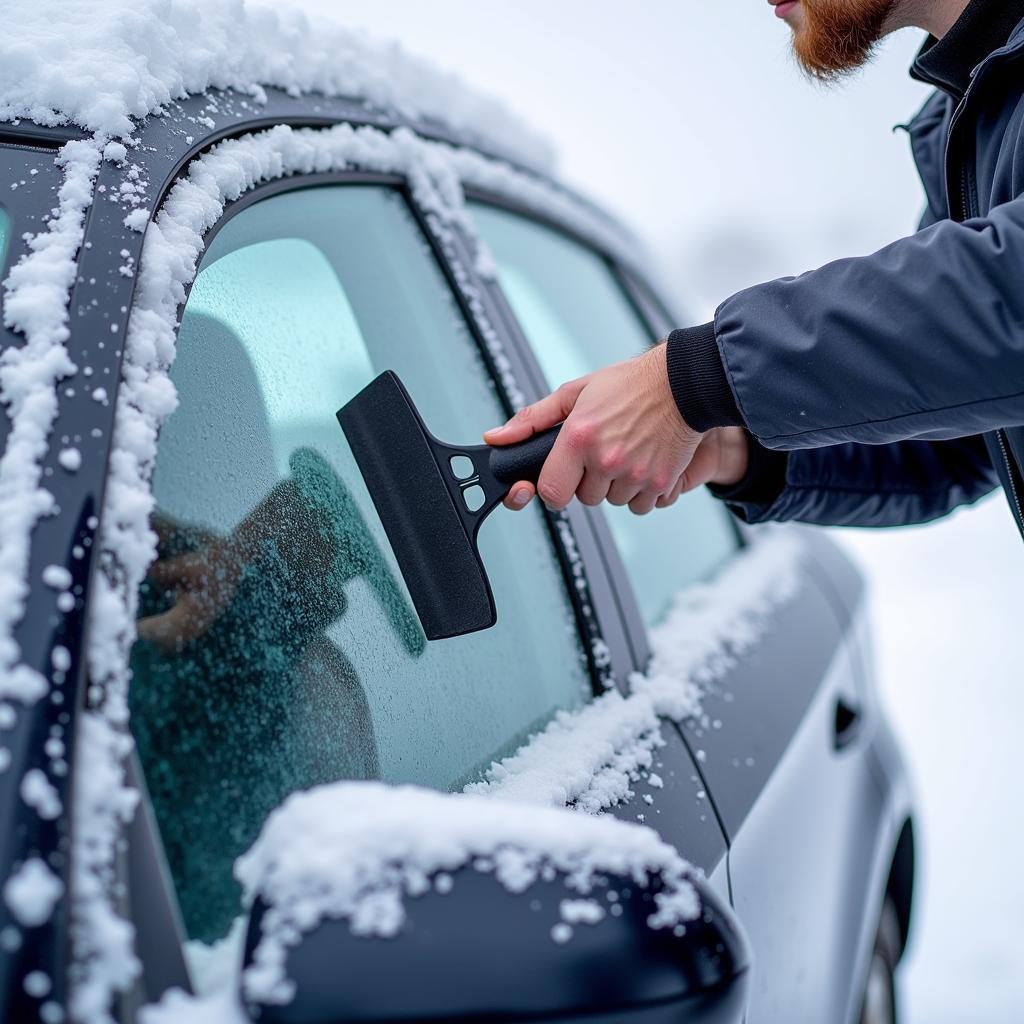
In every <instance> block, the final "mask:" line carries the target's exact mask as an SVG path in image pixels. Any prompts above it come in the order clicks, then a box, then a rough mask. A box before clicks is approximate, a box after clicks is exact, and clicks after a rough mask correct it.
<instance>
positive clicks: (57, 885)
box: [3, 857, 64, 928]
mask: <svg viewBox="0 0 1024 1024" xmlns="http://www.w3.org/2000/svg"><path fill="white" fill-rule="evenodd" d="M63 892H64V884H63V882H61V880H60V879H59V878H58V877H57V876H56V875H55V874H54V873H53V872H52V871H51V870H50V869H49V868H48V867H47V866H46V864H44V863H43V861H41V860H40V859H39V858H38V857H31V858H29V859H28V860H27V861H25V863H24V864H22V865H21V867H20V868H18V869H17V870H16V871H15V872H14V873H13V874H12V875H11V876H10V878H8V879H7V882H6V883H5V884H4V888H3V896H4V902H5V903H6V904H7V906H8V908H9V909H10V911H11V913H12V914H13V915H14V916H15V918H16V919H17V920H18V921H19V922H20V923H21V924H23V925H24V926H25V927H26V928H35V927H36V926H38V925H41V924H42V923H43V922H44V921H47V920H49V917H50V912H51V911H52V910H53V907H54V904H56V902H57V900H58V899H60V897H61V895H62V894H63Z"/></svg>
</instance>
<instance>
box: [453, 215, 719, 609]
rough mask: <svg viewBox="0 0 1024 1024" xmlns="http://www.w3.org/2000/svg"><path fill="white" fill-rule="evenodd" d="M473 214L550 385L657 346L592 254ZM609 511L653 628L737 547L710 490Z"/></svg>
mask: <svg viewBox="0 0 1024 1024" xmlns="http://www.w3.org/2000/svg"><path fill="white" fill-rule="evenodd" d="M473 215H474V218H475V220H476V224H477V228H478V230H479V231H480V233H481V235H482V237H483V239H484V241H485V243H486V244H487V246H488V247H489V248H490V250H491V252H492V254H493V256H494V258H495V260H496V261H497V266H498V277H499V280H500V282H501V286H502V289H503V290H504V292H505V295H506V297H507V298H508V301H509V304H510V305H511V307H512V310H513V312H514V313H515V315H516V318H517V319H518V320H519V323H520V326H521V327H522V329H523V332H524V333H525V335H526V337H527V339H528V340H529V341H530V343H531V345H532V347H533V350H534V353H535V354H536V356H537V360H538V362H539V363H540V366H541V369H542V370H543V372H544V376H545V377H546V378H547V381H548V383H549V385H550V386H551V387H557V386H558V385H559V384H561V383H563V382H564V381H567V380H572V379H573V378H575V377H580V376H582V375H583V374H585V373H589V372H590V371H592V370H595V369H597V368H598V367H601V366H606V365H608V364H609V363H614V362H618V361H619V360H622V359H627V358H629V357H631V356H635V355H638V354H639V353H640V352H643V351H644V349H646V348H647V346H648V345H649V344H650V341H651V336H650V332H649V330H648V328H647V326H646V325H645V324H644V323H643V322H642V321H641V320H640V318H639V316H638V314H637V312H636V310H635V309H634V307H633V305H632V304H631V303H630V301H629V300H628V298H627V297H626V295H625V293H624V292H623V290H622V288H621V286H620V285H619V283H618V281H617V280H616V279H615V276H614V274H613V273H612V271H611V269H610V268H609V266H608V264H607V263H606V262H605V261H604V260H603V259H602V258H601V257H600V256H599V255H598V254H597V253H595V252H594V251H593V250H591V249H588V248H587V247H585V246H584V245H582V244H580V243H579V242H576V241H574V240H573V239H571V238H569V237H568V236H567V235H564V234H562V233H561V232H558V231H555V230H553V229H551V228H548V227H545V226H544V225H542V224H539V223H537V222H536V221H532V220H529V219H527V218H525V217H521V216H518V215H516V214H513V213H510V212H508V211H506V210H502V209H498V208H496V207H493V206H488V205H485V204H482V203H477V204H474V207H473ZM603 507H604V509H605V511H606V513H607V515H608V521H609V525H610V526H611V529H612V533H613V534H614V537H615V540H616V543H617V544H618V546H619V549H620V551H621V553H622V558H623V561H624V562H625V565H626V569H627V571H628V572H629V575H630V578H631V580H632V582H633V587H634V590H635V592H636V595H637V600H638V602H639V604H640V609H641V612H642V614H643V616H644V620H645V621H646V622H647V624H648V625H653V624H655V623H657V622H658V621H659V620H660V619H661V618H662V616H663V615H664V614H665V612H666V611H667V609H668V607H669V605H670V603H671V600H672V597H673V595H674V594H675V593H676V591H678V590H679V589H680V587H683V586H685V585H686V584H688V583H693V582H695V581H697V580H701V579H704V578H705V577H707V576H708V575H709V574H710V573H711V572H712V571H713V570H714V569H715V568H716V567H717V566H718V565H720V564H721V562H722V561H723V560H724V559H725V558H727V557H728V556H729V555H730V554H731V553H732V552H733V551H734V550H735V548H736V546H737V539H736V532H735V530H734V528H733V526H732V523H731V522H730V521H729V513H728V512H727V511H726V510H725V509H724V508H722V506H721V505H720V504H719V503H718V502H717V501H715V499H714V498H712V497H711V495H710V494H709V493H708V492H707V491H705V490H704V489H703V488H701V489H699V490H696V491H693V492H691V493H690V494H687V495H684V496H683V497H681V498H680V499H679V501H678V502H677V503H676V505H675V506H673V507H672V508H671V509H664V510H663V509H656V510H655V511H654V512H652V513H651V514H650V515H647V516H635V515H633V514H632V513H631V512H630V511H629V510H628V509H627V508H618V507H615V506H613V505H607V504H606V505H605V506H603Z"/></svg>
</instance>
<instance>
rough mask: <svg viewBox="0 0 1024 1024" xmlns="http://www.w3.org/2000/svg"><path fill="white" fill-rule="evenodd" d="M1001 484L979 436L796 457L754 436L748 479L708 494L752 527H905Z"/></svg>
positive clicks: (821, 451)
mask: <svg viewBox="0 0 1024 1024" xmlns="http://www.w3.org/2000/svg"><path fill="white" fill-rule="evenodd" d="M997 484H998V477H997V475H996V472H995V470H994V469H993V467H992V462H991V460H990V458H989V456H988V451H987V449H986V447H985V442H984V440H983V439H982V438H981V437H977V436H975V437H965V438H959V439H957V440H952V441H897V442H893V443H891V444H887V445H863V444H856V443H847V444H841V445H834V446H831V447H828V448H812V449H805V450H802V451H793V452H779V451H773V450H771V449H766V448H763V447H761V446H760V445H758V444H757V442H756V441H755V440H753V439H752V440H751V453H750V463H749V468H748V471H747V474H746V476H745V477H744V479H743V480H741V481H740V482H739V483H738V484H736V485H734V486H733V487H731V488H721V487H717V488H716V487H712V488H710V490H711V491H712V493H713V494H715V495H716V496H717V497H719V498H721V499H722V500H724V501H725V502H726V503H727V504H728V505H729V507H730V508H731V509H732V511H733V512H735V513H736V515H738V516H739V517H740V518H741V519H743V520H745V521H746V522H748V523H759V522H765V521H768V520H775V521H782V520H798V521H800V522H805V523H815V524H817V525H820V526H902V525H905V524H909V523H924V522H928V521H930V520H932V519H937V518H939V517H940V516H944V515H946V513H948V512H950V511H952V510H953V509H954V508H956V507H957V506H958V505H964V504H969V503H970V502H973V501H977V499H978V498H980V497H982V496H983V495H985V494H987V493H988V492H989V491H991V490H992V489H993V488H994V487H996V485H997Z"/></svg>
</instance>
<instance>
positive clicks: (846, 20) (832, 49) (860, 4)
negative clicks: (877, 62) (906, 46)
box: [785, 0, 896, 82]
mask: <svg viewBox="0 0 1024 1024" xmlns="http://www.w3.org/2000/svg"><path fill="white" fill-rule="evenodd" d="M895 6H896V0H800V2H799V3H798V4H797V5H796V6H795V7H794V8H793V10H792V11H790V12H788V13H787V16H786V19H785V20H786V22H787V24H788V25H789V26H790V27H791V28H792V29H793V52H794V54H795V56H796V59H797V62H798V63H799V65H800V67H801V68H803V70H804V72H805V73H806V74H808V75H809V76H810V77H812V78H815V79H818V80H819V81H824V82H833V81H836V80H838V79H840V78H843V77H844V76H846V75H849V74H850V73H852V72H854V71H856V70H857V69H858V68H861V67H863V66H864V65H865V64H866V63H867V62H868V61H869V60H870V59H871V58H872V56H873V55H874V52H875V48H876V46H877V45H878V43H879V42H880V41H881V39H882V38H883V37H884V36H885V35H886V32H887V31H888V29H889V22H890V16H891V15H892V12H893V9H894V7H895Z"/></svg>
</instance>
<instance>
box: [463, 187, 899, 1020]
mask: <svg viewBox="0 0 1024 1024" xmlns="http://www.w3.org/2000/svg"><path fill="white" fill-rule="evenodd" d="M473 213H474V219H475V222H476V225H477V228H478V230H479V231H480V233H481V235H482V237H483V239H484V241H485V242H486V244H487V246H488V248H489V249H490V252H491V255H492V256H493V258H494V260H495V263H496V266H497V272H498V279H499V281H500V284H501V288H502V291H503V293H504V295H505V297H506V298H507V301H508V305H509V307H510V311H511V313H512V314H513V315H514V317H515V319H516V320H517V321H518V324H519V326H520V328H521V331H522V334H523V335H524V337H525V340H526V341H527V342H528V343H529V345H530V347H531V349H532V351H533V353H534V354H535V357H536V361H537V364H538V367H539V369H540V371H541V372H542V374H543V376H544V378H545V379H546V382H547V384H548V385H550V386H552V387H553V386H557V385H558V384H559V383H561V382H562V381H564V380H569V379H572V378H574V377H578V376H580V375H582V374H583V373H586V372H588V371H590V370H593V369H596V368H597V367H598V366H601V365H606V364H608V363H611V362H615V361H618V360H620V359H624V358H628V357H630V356H632V355H636V354H638V353H639V352H641V351H643V349H644V348H645V347H646V346H647V345H648V344H650V342H651V340H652V339H653V338H655V337H658V336H659V335H664V333H666V331H667V330H668V328H669V326H670V324H669V323H668V322H667V318H666V317H665V315H664V314H663V313H661V312H660V309H659V306H658V303H657V301H656V300H655V299H654V298H653V293H652V292H651V290H650V289H648V288H646V287H645V286H644V285H643V283H642V281H639V280H637V279H636V278H635V277H631V275H627V274H624V273H623V272H618V271H616V268H615V267H614V265H613V264H612V263H611V262H610V261H609V259H608V258H606V257H605V256H603V255H602V254H601V253H599V252H598V251H596V250H595V249H594V248H593V247H591V246H590V245H588V244H587V243H586V242H585V240H584V239H582V238H580V237H578V236H571V235H570V234H569V233H568V232H566V231H564V230H560V229H559V228H558V227H557V226H556V225H553V224H551V223H542V222H540V221H539V220H536V219H533V218H531V217H529V216H528V215H525V212H524V211H517V210H515V209H510V208H508V206H507V205H501V204H499V203H497V202H496V201H494V199H493V198H492V197H489V196H487V195H486V194H484V193H480V194H478V195H477V202H476V204H475V206H474V210H473ZM644 314H646V318H645V316H644ZM592 514H593V515H594V516H595V517H598V516H601V515H602V514H606V515H607V516H608V522H609V526H610V534H611V539H613V540H614V543H615V548H616V551H617V554H618V556H619V557H620V558H621V564H622V566H623V567H624V580H623V582H624V585H625V586H629V587H631V589H632V592H633V594H635V595H636V602H637V604H638V606H639V609H640V619H641V622H640V624H639V626H638V627H637V628H638V629H639V630H640V632H641V639H639V640H637V641H635V644H634V646H635V647H636V649H638V650H642V649H643V647H644V639H647V638H650V637H651V636H652V635H653V636H655V637H656V635H657V630H658V628H659V627H661V624H662V622H663V620H664V618H665V614H666V610H667V609H668V608H669V607H670V606H671V603H672V600H673V595H674V594H676V593H677V592H678V591H679V590H680V589H682V588H685V587H687V586H689V585H691V584H695V583H700V582H702V581H704V580H706V579H707V578H709V577H710V576H711V575H713V574H714V573H715V572H716V571H720V570H722V569H724V568H729V567H730V566H732V565H733V564H735V563H736V562H737V560H739V559H741V558H742V557H743V556H742V553H741V541H740V537H739V534H738V533H737V531H736V529H735V526H734V524H733V523H732V522H731V517H730V516H729V514H728V512H727V511H726V510H725V508H724V507H723V506H721V505H720V504H719V503H718V502H716V501H715V500H714V499H712V498H711V497H710V495H709V494H708V493H707V492H706V491H703V490H701V491H698V492H694V493H691V494H689V495H685V496H683V498H682V499H680V501H679V502H678V504H677V505H676V506H675V507H673V508H672V509H670V510H666V511H655V512H654V513H652V514H651V515H649V516H646V517H642V518H641V517H636V516H632V515H631V514H629V513H628V511H627V510H625V509H617V508H612V507H609V508H607V509H606V510H604V509H602V510H592ZM609 558H610V559H611V560H614V559H613V556H611V555H609ZM825 561H827V562H829V563H831V564H835V563H836V562H839V561H841V560H839V559H837V558H836V557H835V556H834V555H833V554H832V553H831V551H830V546H829V545H828V543H827V542H825V541H823V540H820V539H815V540H811V539H807V540H805V541H804V542H803V543H802V553H801V554H800V555H799V564H798V566H797V567H796V574H797V576H796V578H797V585H796V586H795V587H794V588H793V593H792V594H791V595H790V597H789V599H788V600H787V601H785V602H783V603H782V604H781V605H779V606H778V607H775V608H773V609H771V610H770V614H768V613H766V616H765V621H763V622H761V623H760V626H759V636H758V638H757V640H756V642H754V641H750V640H749V638H748V641H747V642H746V644H745V646H744V645H740V649H738V650H737V649H733V650H730V649H729V646H728V644H727V645H726V647H725V648H724V653H725V657H724V662H723V666H724V667H722V666H720V668H719V670H718V671H717V672H715V673H712V675H713V677H714V678H713V684H712V685H705V686H704V693H703V696H702V713H701V714H699V715H696V716H693V717H691V718H690V719H688V720H687V722H686V723H685V725H684V728H683V734H684V736H685V738H686V742H687V743H688V745H689V748H690V749H691V751H692V753H693V755H694V758H695V760H696V762H697V763H698V764H699V765H700V768H701V773H702V776H703V778H704V779H705V780H706V783H707V786H708V792H709V793H710V795H711V799H712V802H713V805H714V807H715V810H716V812H717V814H718V816H719V819H720V821H721V823H722V827H723V829H724V831H725V833H726V835H727V836H728V838H729V840H730V843H731V850H730V853H729V864H730V880H731V886H732V895H733V900H734V904H735V906H736V908H737V910H738V911H739V915H740V919H741V920H742V921H743V922H744V925H745V927H746V928H747V929H748V932H749V935H750V938H751V942H752V945H753V947H754V953H755V958H756V962H755V981H754V987H753V994H752V999H751V1006H750V1014H749V1019H750V1021H751V1022H757V1024H761V1022H767V1021H780V1022H781V1021H792V1020H822V1021H824V1020H843V1019H846V1018H847V1016H848V1014H849V1013H850V1012H852V1010H853V1009H855V1007H853V1000H854V997H853V995H852V993H853V991H854V990H855V989H856V986H857V982H856V980H855V976H856V974H857V972H858V970H859V969H860V967H859V964H858V942H859V941H860V939H861V932H862V925H861V922H862V920H863V918H864V910H863V905H864V901H865V899H867V900H868V901H869V902H870V901H871V900H873V899H874V898H875V894H870V893H866V886H867V884H868V878H869V875H870V871H871V869H872V866H873V858H874V848H875V845H876V832H875V827H876V825H877V822H878V820H879V817H880V807H881V794H880V790H879V789H878V787H877V786H876V785H875V782H874V779H873V777H872V775H871V772H870V770H869V767H868V764H867V760H866V758H865V757H864V756H862V755H863V749H864V740H865V736H866V732H867V729H866V722H865V720H864V716H863V714H861V712H862V710H863V709H862V707H861V694H860V689H859V681H858V671H859V666H858V665H857V664H856V663H855V662H854V660H853V658H852V655H851V648H850V645H849V644H848V642H847V639H846V634H847V632H848V630H849V621H848V620H849V611H848V610H847V608H848V604H847V603H846V602H843V601H840V600H838V599H834V595H833V589H834V584H833V583H832V582H830V581H829V579H828V578H827V577H828V572H827V571H826V570H825V569H824V568H823V564H822V563H823V562H825ZM610 571H611V572H612V573H613V574H614V573H615V571H616V570H615V569H611V570H610ZM841 575H844V577H845V579H846V587H847V589H848V590H849V591H851V592H852V603H853V604H855V603H856V600H857V596H858V595H857V593H856V592H857V590H858V587H859V584H858V583H857V582H856V576H855V574H853V573H851V572H850V570H849V569H848V567H847V568H846V569H845V570H844V571H843V572H842V573H841ZM626 581H628V582H626ZM822 583H824V586H822ZM739 596H740V595H737V597H738V598H739ZM847 596H848V597H849V596H850V595H849V594H848V595H847ZM624 600H626V599H625V598H624ZM632 621H633V622H634V624H635V617H634V618H633V619H632Z"/></svg>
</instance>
